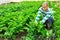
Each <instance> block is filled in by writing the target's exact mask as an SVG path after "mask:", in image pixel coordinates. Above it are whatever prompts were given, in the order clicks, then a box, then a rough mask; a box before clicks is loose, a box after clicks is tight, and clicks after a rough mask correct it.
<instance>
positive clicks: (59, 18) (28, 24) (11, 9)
mask: <svg viewBox="0 0 60 40" xmlns="http://www.w3.org/2000/svg"><path fill="white" fill-rule="evenodd" d="M42 3H43V2H20V3H9V4H5V5H1V6H0V38H2V40H3V39H4V40H8V39H11V40H15V39H16V37H17V35H18V34H20V33H23V34H25V35H24V36H23V37H22V38H23V40H34V36H35V35H36V34H39V35H40V33H42V35H43V36H46V29H43V27H42V26H43V25H40V24H38V26H36V25H35V24H34V21H35V18H36V15H37V11H38V9H39V7H41V5H42ZM48 3H49V6H50V7H51V8H53V10H54V11H55V13H54V18H55V20H54V26H53V28H54V29H55V30H56V40H60V8H58V6H57V5H56V3H55V2H51V3H50V2H48ZM20 36H21V34H20Z"/></svg>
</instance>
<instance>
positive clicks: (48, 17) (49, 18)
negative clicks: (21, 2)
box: [35, 2, 54, 30]
mask: <svg viewBox="0 0 60 40" xmlns="http://www.w3.org/2000/svg"><path fill="white" fill-rule="evenodd" d="M40 14H43V19H42V21H40V22H41V23H42V24H45V25H46V28H47V29H48V30H50V29H51V27H52V25H53V23H54V16H53V11H52V9H51V8H49V5H48V3H47V2H44V3H43V4H42V7H40V8H39V10H38V14H37V17H36V19H35V23H37V22H38V21H39V20H40V16H41V15H40Z"/></svg>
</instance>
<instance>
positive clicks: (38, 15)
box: [35, 8, 41, 23]
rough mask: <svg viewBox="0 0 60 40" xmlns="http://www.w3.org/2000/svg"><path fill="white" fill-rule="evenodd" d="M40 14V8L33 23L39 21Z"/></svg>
mask: <svg viewBox="0 0 60 40" xmlns="http://www.w3.org/2000/svg"><path fill="white" fill-rule="evenodd" d="M40 14H41V8H39V10H38V14H37V17H36V19H35V22H36V23H37V21H39V19H40Z"/></svg>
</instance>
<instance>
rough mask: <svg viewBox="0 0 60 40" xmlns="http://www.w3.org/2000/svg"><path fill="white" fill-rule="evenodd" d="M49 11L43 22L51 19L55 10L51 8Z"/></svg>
mask: <svg viewBox="0 0 60 40" xmlns="http://www.w3.org/2000/svg"><path fill="white" fill-rule="evenodd" d="M45 13H47V15H46V16H45V17H44V18H43V19H42V22H43V23H45V21H46V20H47V19H49V18H50V17H51V16H52V15H53V11H52V10H51V9H50V10H49V11H48V12H45Z"/></svg>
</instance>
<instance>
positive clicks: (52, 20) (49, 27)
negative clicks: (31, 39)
mask: <svg viewBox="0 0 60 40" xmlns="http://www.w3.org/2000/svg"><path fill="white" fill-rule="evenodd" d="M53 23H54V19H53V18H52V17H50V18H49V19H48V20H46V22H45V23H44V25H46V26H45V27H46V29H48V30H50V29H51V28H52V26H53Z"/></svg>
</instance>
